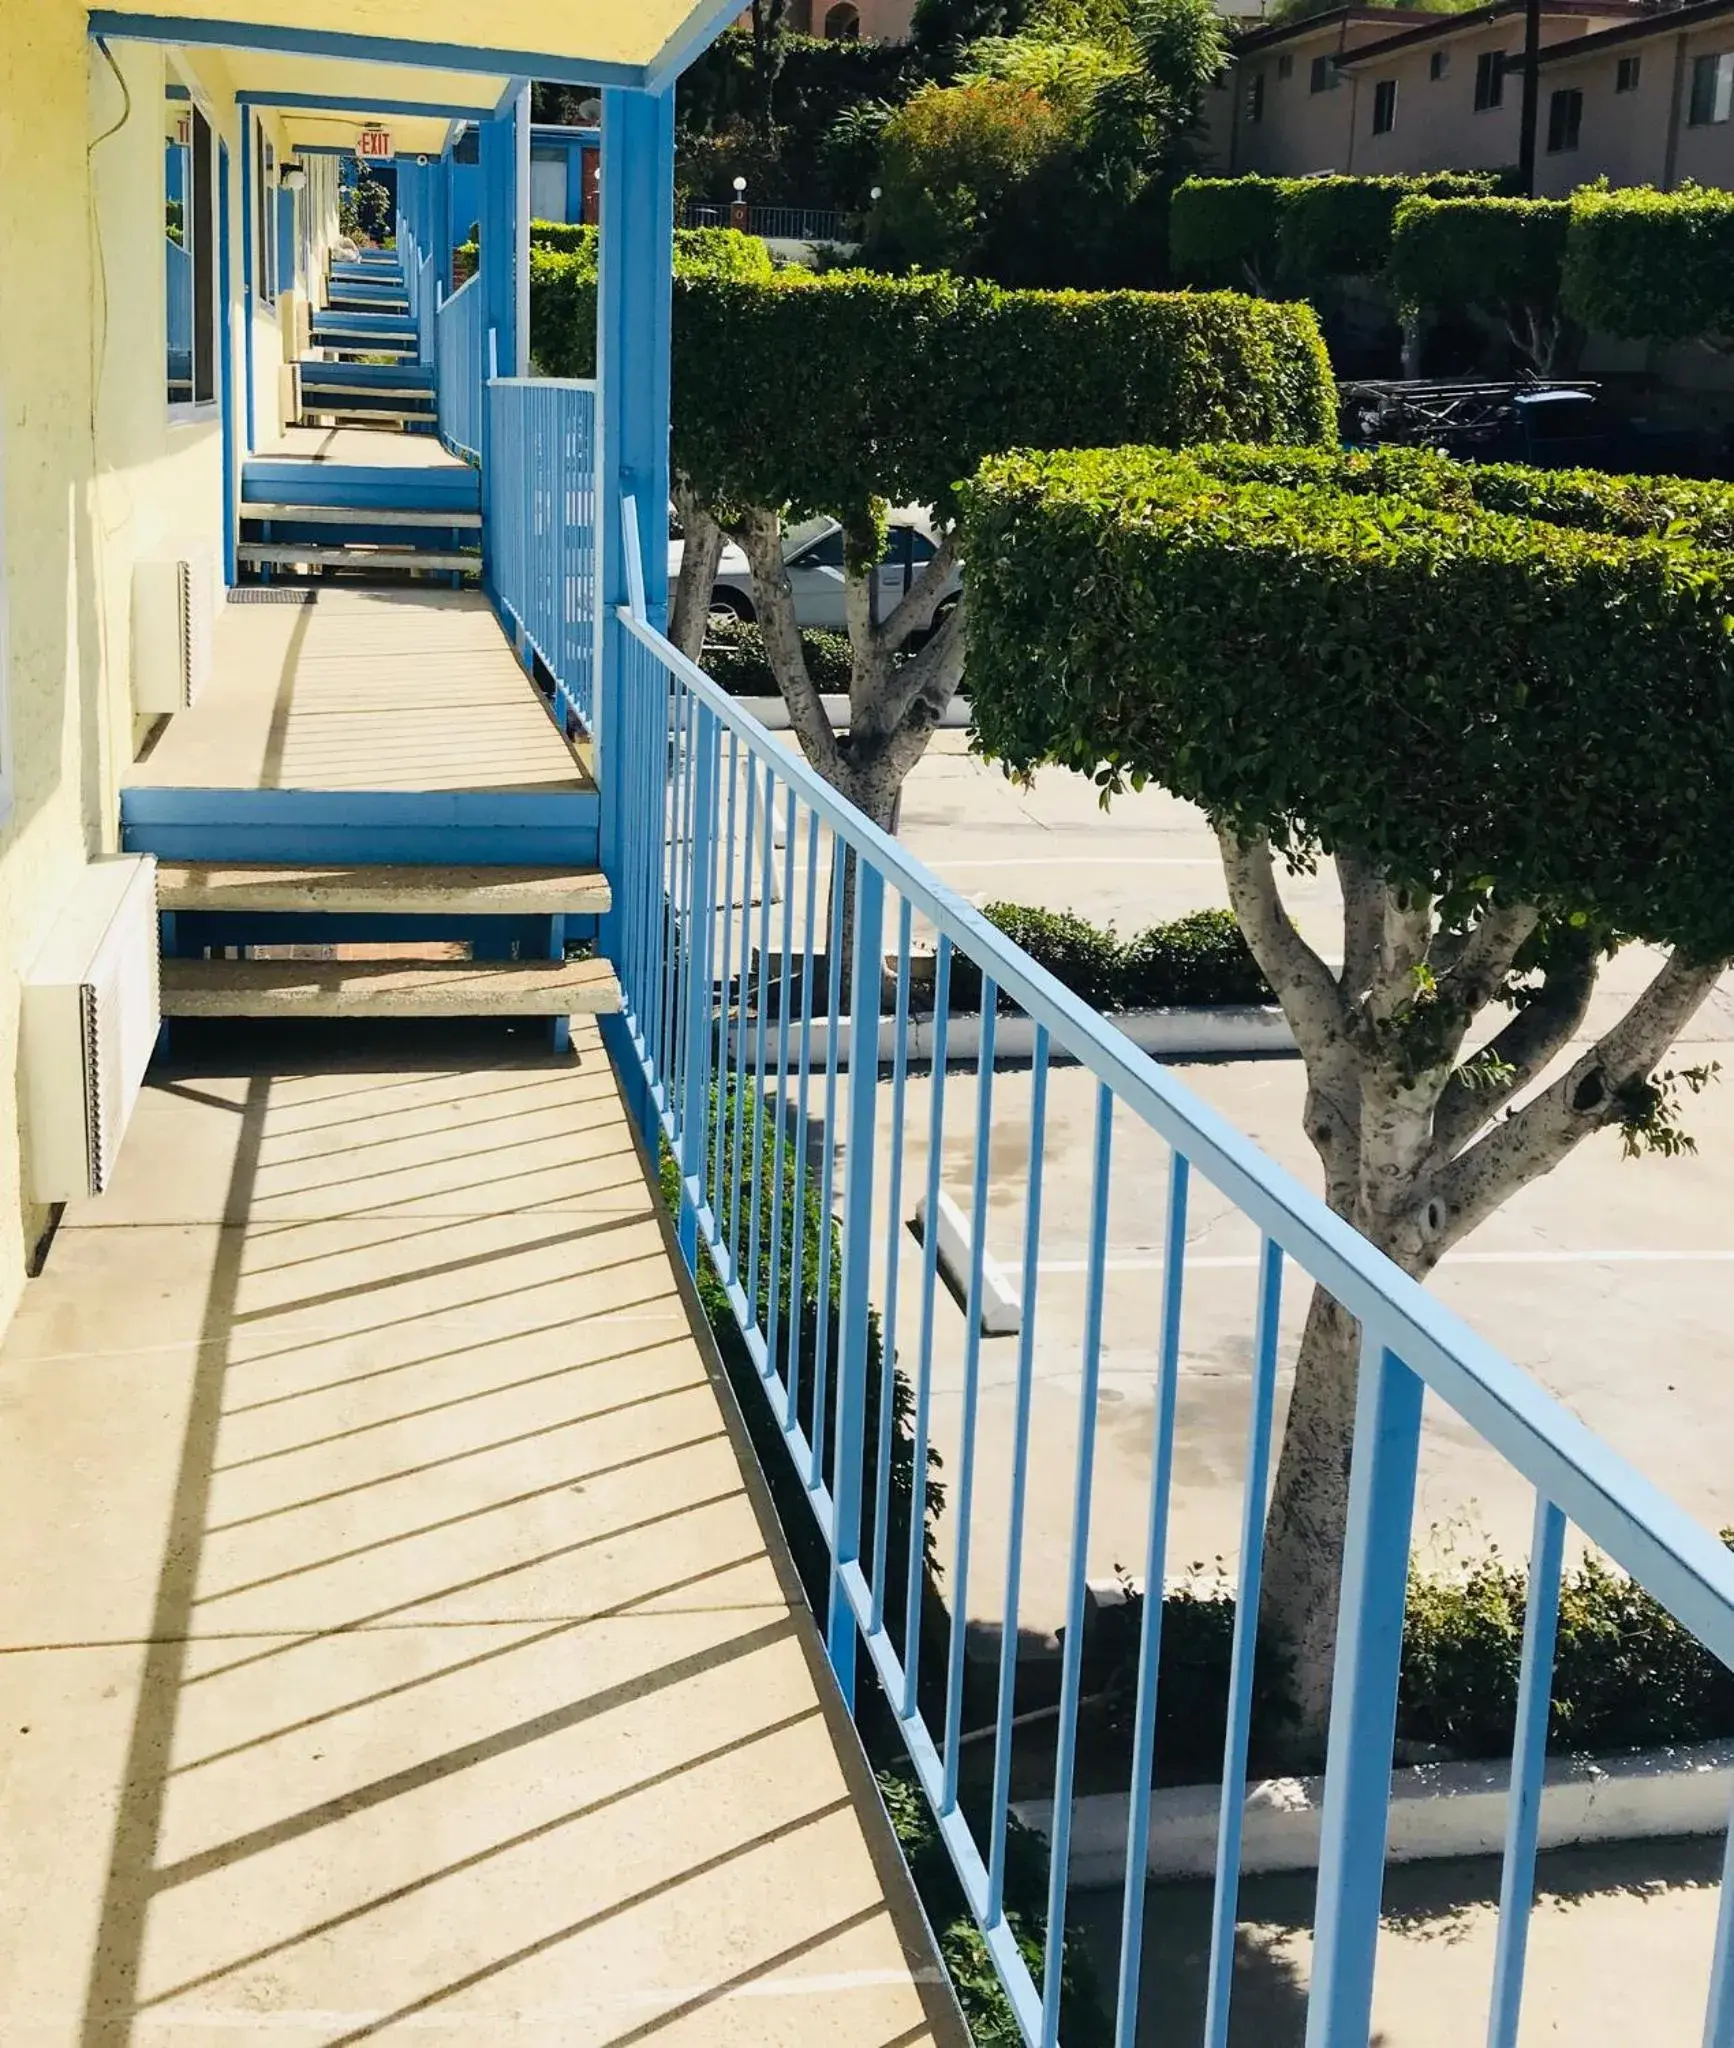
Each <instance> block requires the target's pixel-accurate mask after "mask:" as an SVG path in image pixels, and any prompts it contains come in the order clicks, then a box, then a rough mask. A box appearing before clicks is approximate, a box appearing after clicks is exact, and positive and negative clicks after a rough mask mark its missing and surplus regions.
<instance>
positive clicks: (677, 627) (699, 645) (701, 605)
mask: <svg viewBox="0 0 1734 2048" xmlns="http://www.w3.org/2000/svg"><path fill="white" fill-rule="evenodd" d="M674 506H675V510H676V512H677V513H678V514H679V515H680V523H681V527H682V530H683V531H684V532H685V534H686V542H685V545H684V546H683V547H682V549H681V554H680V580H679V582H678V583H677V584H676V585H675V591H674V611H673V615H672V617H671V618H670V620H669V624H668V637H669V638H670V639H671V640H672V641H673V642H674V644H675V646H676V647H678V648H679V649H680V651H681V653H682V654H684V655H685V656H686V658H687V660H688V661H697V660H698V658H699V656H700V655H701V654H702V653H703V652H704V632H705V627H706V625H707V624H708V623H709V620H710V595H711V592H712V590H714V589H715V587H716V572H717V564H718V563H719V562H720V561H721V560H722V551H723V530H722V528H721V527H720V526H719V525H718V524H717V522H716V521H715V520H714V519H713V518H712V517H711V513H710V507H709V506H708V505H707V504H706V503H705V502H704V500H703V499H702V498H701V497H700V496H699V495H698V493H697V492H696V491H695V490H694V489H693V488H692V486H691V484H689V483H688V482H687V480H686V478H685V477H683V476H677V477H676V478H675V480H674Z"/></svg>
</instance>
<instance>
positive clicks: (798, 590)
mask: <svg viewBox="0 0 1734 2048" xmlns="http://www.w3.org/2000/svg"><path fill="white" fill-rule="evenodd" d="M685 548H686V544H685V542H684V541H678V540H676V541H670V542H669V544H668V578H669V583H670V585H671V586H672V585H673V584H674V583H675V582H676V581H677V579H678V578H679V576H680V564H681V557H682V555H683V554H684V553H685ZM937 551H938V542H937V540H936V539H935V538H934V534H933V529H932V525H931V523H930V521H929V520H928V518H927V515H926V514H925V513H924V512H921V511H919V510H913V509H912V510H907V511H902V512H894V513H893V514H892V515H891V530H890V536H889V545H888V547H887V548H886V551H885V559H884V561H882V562H881V563H880V565H879V594H878V595H879V602H878V613H879V617H880V618H881V619H885V618H889V617H890V615H891V613H892V612H893V611H894V610H895V609H896V607H897V605H898V604H899V603H900V602H901V600H902V597H903V593H904V592H905V591H906V590H907V589H908V588H909V587H910V585H911V584H912V583H913V582H914V581H915V579H916V577H917V576H918V575H919V574H920V573H921V571H922V569H923V568H925V567H926V565H927V564H928V563H929V562H930V561H931V560H932V559H933V557H934V555H935V554H936V553H937ZM783 560H784V562H785V563H786V564H787V566H788V571H789V586H790V588H791V589H792V590H793V592H794V596H795V619H796V622H797V624H799V625H800V626H801V627H802V628H803V629H804V630H806V631H821V632H828V633H842V632H846V631H847V630H848V619H847V617H846V615H845V611H844V603H843V529H842V527H841V526H840V525H839V524H838V522H837V521H836V520H835V519H826V518H819V519H807V520H803V521H802V522H801V524H800V525H798V526H792V527H790V528H789V530H788V531H787V532H786V533H785V534H784V536H783ZM961 588H962V579H961V578H960V577H959V576H958V574H957V572H956V571H955V570H954V571H953V572H952V575H951V577H950V580H949V581H948V583H947V585H946V593H945V596H944V598H943V599H942V600H941V603H940V610H941V612H944V611H946V610H948V609H949V608H950V606H951V605H953V604H955V603H956V601H957V593H958V591H959V590H960V589H961ZM710 609H711V616H712V618H733V619H756V618H757V617H758V606H757V604H756V602H755V601H754V598H753V572H752V570H751V569H750V568H749V566H748V564H747V558H746V556H745V554H744V553H742V551H741V550H740V549H739V548H738V547H736V545H735V544H734V542H733V541H727V542H725V543H724V545H723V551H722V559H721V560H720V561H719V562H718V564H717V573H716V582H715V583H714V584H713V585H712V587H711V600H710Z"/></svg>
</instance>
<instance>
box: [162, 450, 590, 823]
mask: <svg viewBox="0 0 1734 2048" xmlns="http://www.w3.org/2000/svg"><path fill="white" fill-rule="evenodd" d="M333 438H337V439H341V438H343V437H342V436H341V435H339V436H336V437H333ZM363 438H364V439H367V440H374V439H378V440H379V441H381V442H382V443H385V444H386V445H390V444H391V442H392V439H393V437H391V436H388V435H379V436H373V435H366V436H363ZM436 452H437V451H436ZM446 459H447V460H449V459H450V458H446ZM126 781H127V785H128V787H130V788H137V789H153V788H154V789H247V790H266V789H270V790H288V789H293V790H374V791H417V792H425V791H446V790H457V791H466V790H487V791H494V792H506V791H518V792H528V793H531V794H536V795H547V796H557V795H588V794H590V793H592V791H593V788H594V785H593V784H592V782H591V780H590V778H589V776H588V774H587V773H586V772H585V769H584V767H583V765H582V763H581V762H580V761H579V759H578V757H577V756H576V754H575V753H574V752H573V750H572V749H571V748H570V747H569V746H568V745H567V744H566V742H565V741H564V740H563V739H562V738H561V737H560V734H559V732H558V731H557V730H556V729H555V726H554V723H553V721H552V720H551V719H550V718H549V716H548V714H547V712H546V711H545V710H544V709H543V708H542V705H541V702H540V700H539V699H538V698H537V696H536V693H535V691H534V689H533V688H532V687H531V684H530V682H529V679H528V677H526V675H525V674H524V671H523V670H522V669H521V668H520V667H519V665H518V663H517V660H516V659H515V657H514V656H513V653H512V650H511V649H510V647H508V646H507V644H506V640H505V636H504V634H503V633H502V632H501V631H500V627H499V623H498V621H497V620H496V619H495V617H494V614H493V611H492V609H491V608H490V606H489V605H488V602H487V600H486V599H485V598H483V597H481V596H479V595H477V594H475V593H473V592H464V591H455V590H429V591H407V590H406V591H386V590H351V589H343V588H341V587H336V588H326V589H323V590H321V591H320V594H319V598H318V601H317V602H316V603H314V604H310V605H290V604H224V605H223V606H221V607H220V609H219V613H218V618H217V627H216V672H215V677H214V680H213V681H212V683H211V685H210V687H209V688H208V689H207V690H206V692H205V693H204V695H203V696H202V697H201V699H200V701H199V702H198V704H197V705H196V706H195V707H194V708H193V710H191V711H188V712H182V713H180V714H179V715H177V716H176V717H175V718H173V719H171V720H170V722H169V725H168V728H167V730H166V731H165V732H164V734H163V736H162V738H161V739H160V740H159V742H158V743H157V745H156V746H155V747H154V748H153V749H152V750H151V752H150V753H149V754H148V755H147V756H146V758H145V759H144V760H142V761H140V762H138V763H136V764H135V765H134V767H133V768H132V769H131V770H130V772H129V773H128V775H127V778H126Z"/></svg>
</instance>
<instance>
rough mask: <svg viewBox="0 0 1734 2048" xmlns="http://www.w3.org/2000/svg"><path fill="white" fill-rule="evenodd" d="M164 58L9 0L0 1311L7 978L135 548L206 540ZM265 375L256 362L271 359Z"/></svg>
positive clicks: (5, 1221)
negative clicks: (166, 131)
mask: <svg viewBox="0 0 1734 2048" xmlns="http://www.w3.org/2000/svg"><path fill="white" fill-rule="evenodd" d="M166 61H167V60H166V59H165V56H164V53H163V52H162V51H161V50H160V49H156V48H153V47H150V46H144V45H126V44H116V45H115V46H114V48H113V51H112V55H111V57H105V56H104V55H103V54H102V53H101V52H100V51H99V50H97V49H96V47H95V46H93V45H92V44H91V43H90V42H89V41H88V39H87V36H86V17H85V13H84V10H83V8H82V7H79V6H76V5H73V4H70V0H32V4H31V5H30V6H29V7H27V8H20V9H15V10H12V11H11V12H9V14H8V19H7V34H6V50H5V68H4V70H3V71H0V247H3V248H4V249H5V250H6V251H7V252H8V255H9V257H10V259H11V264H12V272H11V283H10V286H9V288H7V289H5V290H4V291H0V433H3V436H4V464H3V468H0V491H3V493H4V497H3V509H4V533H5V559H4V564H3V574H4V597H5V604H6V613H7V624H8V649H9V653H8V660H7V667H6V673H5V676H4V688H5V690H6V698H7V714H8V725H9V729H10V747H11V765H12V801H11V805H10V808H9V809H8V810H7V812H6V815H5V816H4V817H3V818H0V1327H3V1326H4V1324H5V1322H6V1320H7V1319H8V1318H9V1317H10V1315H11V1312H12V1310H13V1308H14V1307H15V1306H16V1304H17V1301H18V1299H19V1296H20V1294H21V1291H22V1288H23V1285H24V1272H25V1264H26V1259H27V1257H28V1255H29V1252H30V1250H31V1248H32V1246H33V1245H34V1244H35V1243H36V1241H37V1240H38V1238H39V1237H40V1235H41V1233H42V1231H43V1229H44V1228H45V1226H46V1224H47V1222H48V1220H49V1218H48V1216H47V1214H46V1213H45V1212H44V1211H42V1210H41V1209H39V1208H38V1207H37V1206H36V1205H34V1204H33V1203H32V1202H31V1201H30V1200H29V1198H28V1196H27V1194H26V1181H25V1156H26V1155H25V1146H26V1143H27V1134H26V1132H25V1131H24V1129H23V1113H22V1104H21V1089H20V1075H19V1071H18V994H19V983H20V976H21V974H22V971H23V970H24V968H25V967H26V966H27V965H28V962H29V960H30V958H31V956H32V955H33V954H34V952H35V951H36V949H37V947H38V946H39V945H40V943H41V941H42V938H43V937H44V935H45V934H46V932H47V930H48V928H49V927H50V925H51V924H52V922H53V919H54V917H55V915H56V913H57V910H58V908H59V906H60V904H61V903H62V902H63V901H64V900H65V897H66V895H67V893H68V891H69V890H70V888H71V887H72V884H73V882H74V880H75V878H76V875H77V872H78V870H79V868H80V867H81V865H82V864H83V863H84V862H85V861H86V860H87V859H88V858H89V857H90V856H91V855H93V854H98V853H102V852H105V851H112V850H113V848H114V847H115V845H116V843H117V839H118V815H119V795H118V792H119V785H120V781H121V778H122V776H123V774H124V772H125V770H126V767H127V766H128V764H129V763H130V762H131V760H132V758H133V756H134V754H135V752H136V749H137V746H138V744H139V741H140V740H141V738H142V735H143V733H144V731H145V730H146V727H145V725H144V723H143V722H141V721H139V720H137V719H135V717H134V715H133V712H132V703H131V688H130V677H131V658H132V646H131V592H132V575H133V564H134V562H135V560H136V558H137V557H138V556H139V555H140V554H141V553H143V552H145V551H148V550H151V549H155V548H159V547H169V546H174V547H179V546H181V545H183V544H186V543H192V544H194V545H198V546H202V547H205V548H208V549H212V550H215V549H217V548H219V547H220V541H221V526H222V441H221V429H220V426H219V423H218V420H217V417H216V414H215V411H214V409H213V411H212V412H211V413H210V414H209V415H208V416H207V417H204V418H202V419H198V420H195V421H191V422H188V423H185V424H179V425H174V426H171V425H170V423H169V419H168V413H167V398H166V390H165V380H164V358H165V353H166V346H167V340H166V308H165V303H164V288H163V199H164V192H163V147H162V135H163V127H162V109H163V96H164V85H165V63H166ZM196 83H197V85H198V87H199V88H200V89H201V90H202V91H203V92H204V93H205V94H206V95H207V97H208V112H209V115H210V118H211V120H212V123H213V126H214V128H215V130H216V132H217V134H218V135H219V137H221V139H223V140H224V141H226V142H227V144H228V146H229V159H230V227H231V246H230V268H231V282H232V287H233V291H234V293H235V295H236V299H235V302H234V303H233V304H232V305H231V307H230V308H229V311H228V317H229V319H230V322H231V329H232V332H233V334H234V340H235V351H236V360H237V363H238V362H239V360H240V341H241V335H240V314H239V310H238V294H239V290H240V276H241V271H240V248H239V240H238V235H239V229H240V206H239V168H240V160H239V155H238V150H239V123H238V114H237V109H236V107H235V104H234V98H233V93H232V91H231V89H230V83H229V80H228V77H227V74H226V73H225V71H224V69H223V66H222V63H221V60H220V58H218V57H217V56H215V55H214V54H213V55H211V56H210V57H209V58H205V57H200V58H199V59H198V60H197V66H196ZM273 374H274V373H273Z"/></svg>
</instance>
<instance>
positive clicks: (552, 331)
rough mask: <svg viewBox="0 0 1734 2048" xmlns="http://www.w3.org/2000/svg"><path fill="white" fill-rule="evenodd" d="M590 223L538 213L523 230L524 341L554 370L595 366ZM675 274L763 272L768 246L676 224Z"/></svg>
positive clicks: (767, 267) (595, 243)
mask: <svg viewBox="0 0 1734 2048" xmlns="http://www.w3.org/2000/svg"><path fill="white" fill-rule="evenodd" d="M599 250H600V243H599V240H598V234H597V230H596V229H595V228H594V227H590V226H587V225H585V224H584V223H582V222H577V221H572V222H559V221H539V222H534V223H532V226H531V235H530V346H531V351H532V353H533V354H534V356H535V358H536V360H537V362H538V363H540V364H541V366H542V368H543V369H544V370H545V371H547V373H548V374H549V375H550V376H554V377H594V376H595V374H596V275H597V263H598V260H599ZM674 274H675V276H676V277H701V276H709V277H734V278H759V279H764V280H769V279H770V278H771V277H772V276H774V275H775V272H774V270H773V267H772V264H771V252H770V251H769V250H768V249H767V248H766V247H765V245H764V243H763V242H762V241H760V239H759V238H758V236H757V235H746V234H742V233H741V231H740V230H739V229H738V228H676V230H675V233H674Z"/></svg>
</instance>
